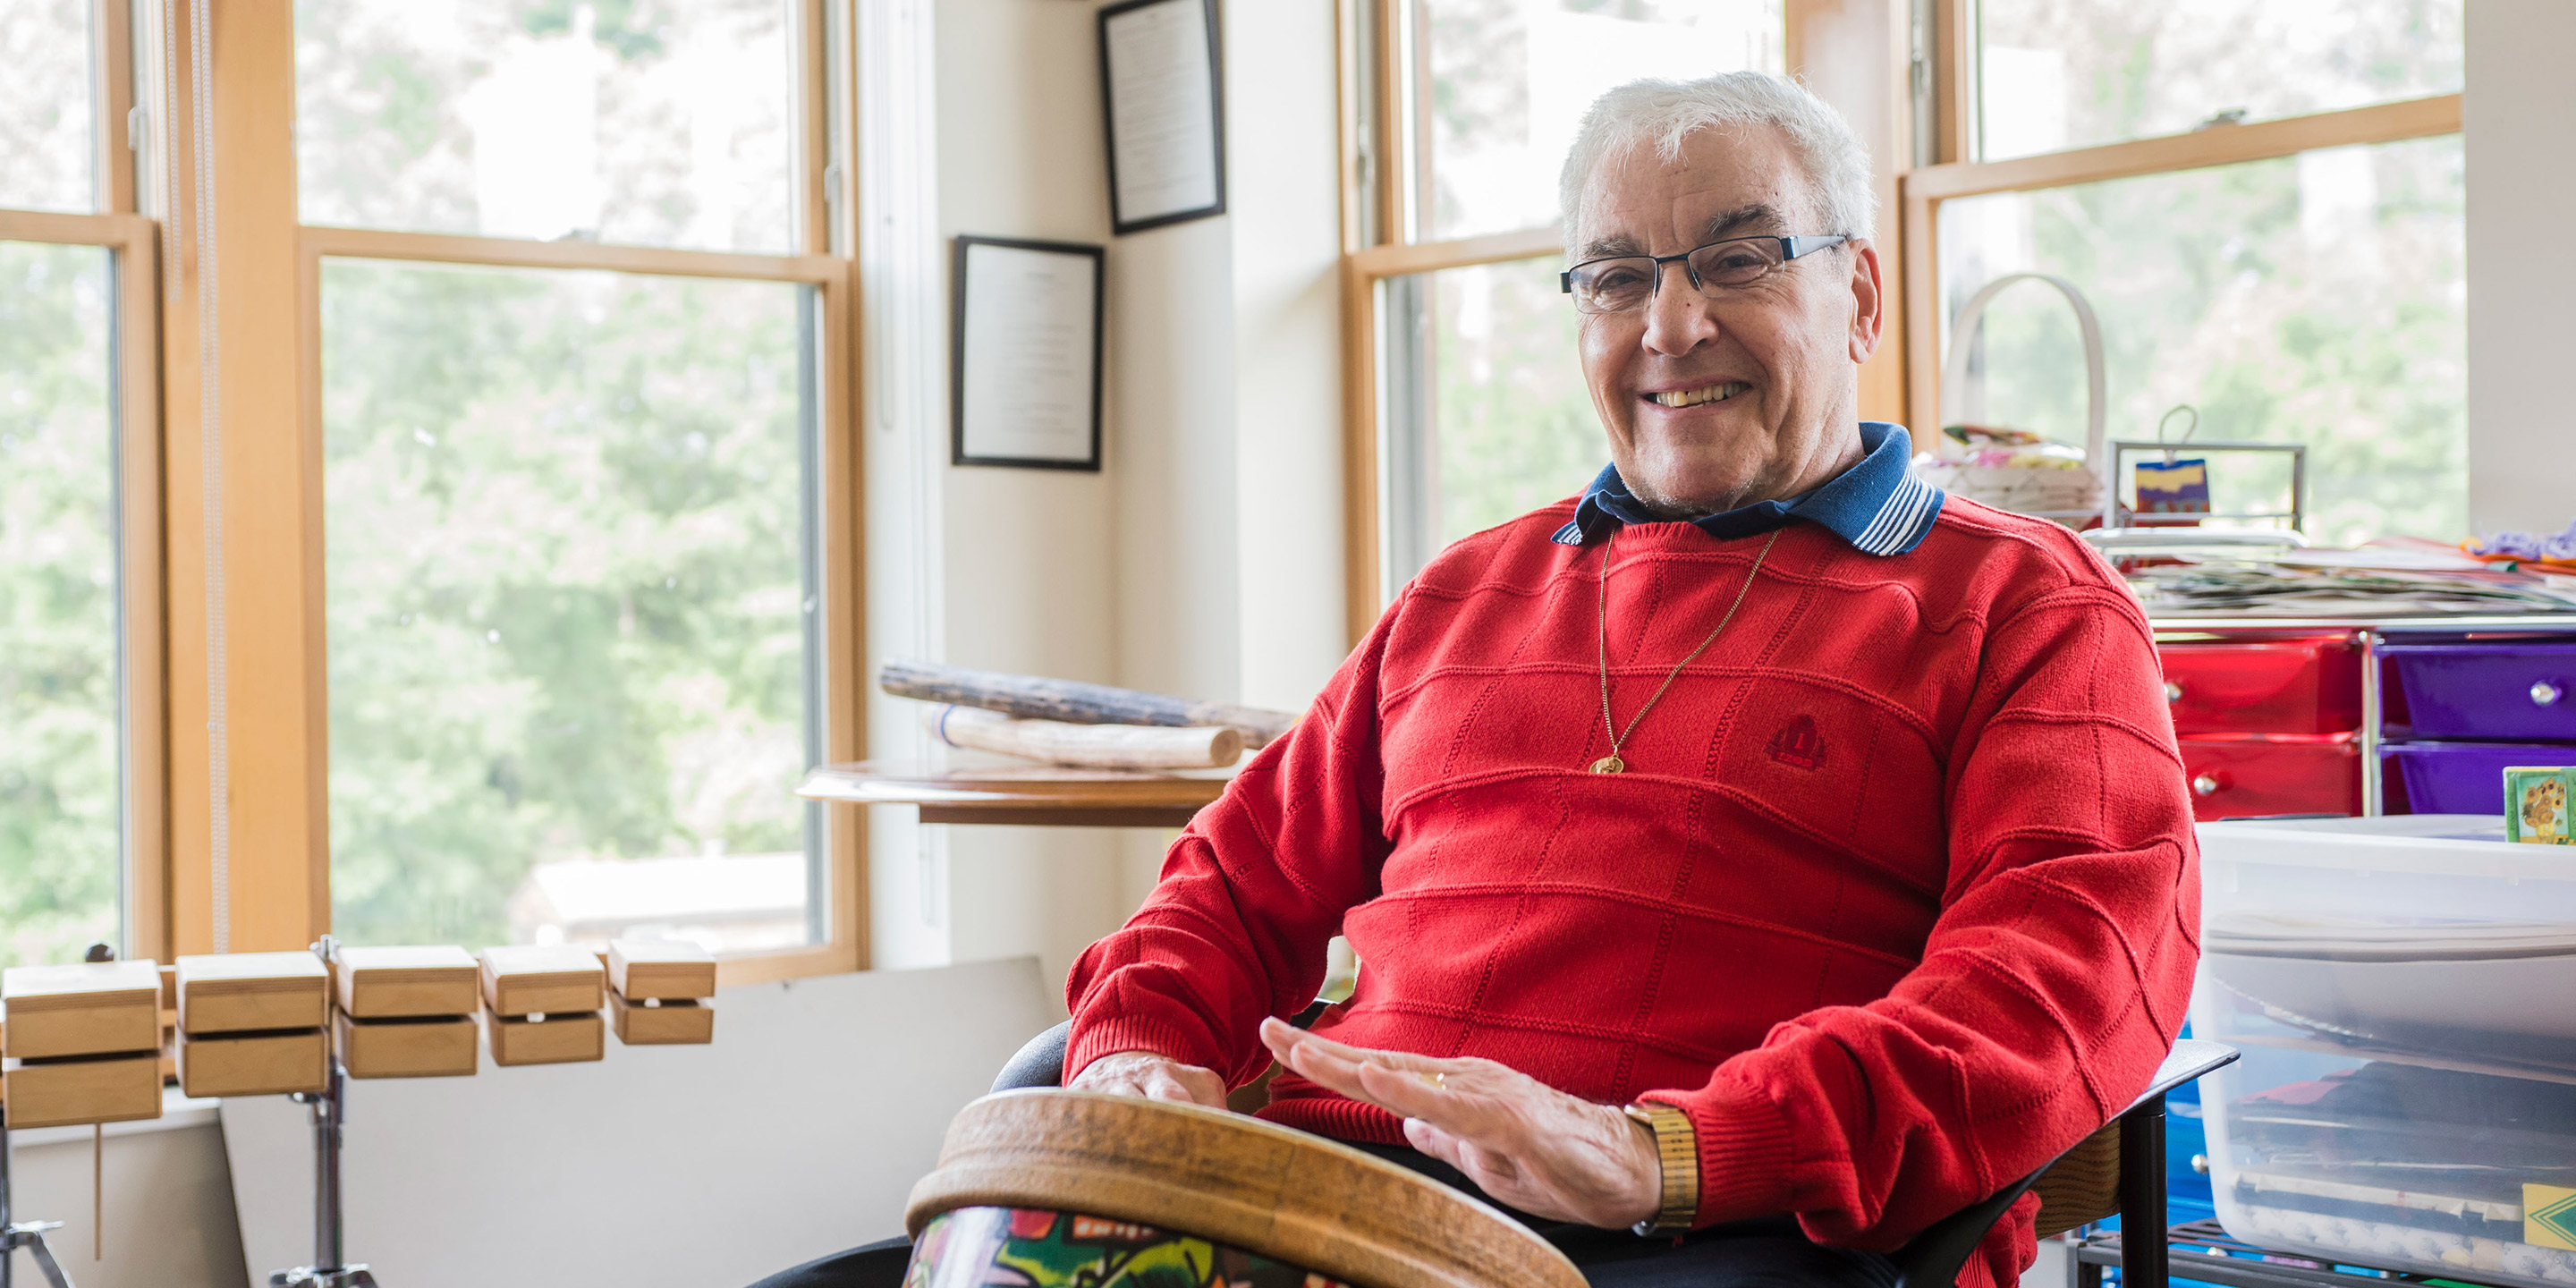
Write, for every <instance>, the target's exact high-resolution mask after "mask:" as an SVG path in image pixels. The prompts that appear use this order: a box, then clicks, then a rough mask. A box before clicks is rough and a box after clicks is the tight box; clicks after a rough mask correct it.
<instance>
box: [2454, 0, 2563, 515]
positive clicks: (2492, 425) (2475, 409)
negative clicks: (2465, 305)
mask: <svg viewBox="0 0 2576 1288" xmlns="http://www.w3.org/2000/svg"><path fill="white" fill-rule="evenodd" d="M2467 19H2468V90H2467V93H2466V94H2465V96H2464V99H2465V109H2464V110H2465V113H2466V118H2467V121H2466V124H2467V128H2466V138H2465V146H2466V150H2467V164H2468V186H2469V193H2468V223H2469V230H2468V236H2469V271H2468V291H2469V526H2470V527H2471V528H2472V529H2474V530H2476V531H2477V532H2480V533H2492V532H2496V531H2499V530H2507V529H2510V530H2517V531H2524V532H2556V531H2558V530H2559V529H2561V528H2564V527H2566V526H2567V523H2568V520H2569V519H2570V518H2571V517H2576V456H2571V454H2570V449H2571V448H2576V400H2571V399H2570V398H2569V395H2568V385H2567V381H2566V377H2565V372H2566V369H2567V363H2568V355H2569V354H2570V353H2576V311H2571V307H2572V306H2571V303H2570V301H2572V300H2576V239H2570V238H2569V237H2568V236H2567V223H2568V218H2569V212H2570V211H2576V167H2571V166H2570V165H2569V164H2568V158H2569V155H2570V154H2569V148H2568V143H2567V129H2568V125H2569V123H2570V122H2576V77H2571V76H2569V75H2568V68H2569V67H2570V66H2576V5H2571V4H2568V3H2567V2H2566V0H2469V5H2468V14H2467Z"/></svg>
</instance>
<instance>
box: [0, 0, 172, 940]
mask: <svg viewBox="0 0 2576 1288" xmlns="http://www.w3.org/2000/svg"><path fill="white" fill-rule="evenodd" d="M108 7H109V6H93V5H92V4H89V3H84V2H83V0H31V2H27V3H17V4H11V5H8V6H5V7H0V66H5V67H7V68H8V69H9V74H8V75H7V76H5V77H0V966H8V965H20V964H29V963H38V962H47V961H65V960H77V959H78V958H79V957H80V955H81V953H82V951H83V950H84V949H86V948H88V947H89V946H90V945H91V944H94V943H103V944H106V945H107V946H108V947H109V948H110V949H111V950H113V951H116V952H117V953H119V954H120V955H123V954H135V955H145V954H157V953H159V952H161V951H162V947H163V943H164V939H163V928H164V925H165V922H164V919H163V915H162V911H163V909H162V902H161V891H162V888H163V887H162V873H163V848H162V840H161V818H162V813H161V782H162V778H161V762H162V752H161V748H162V742H161V737H162V690H161V644H162V639H161V607H160V605H161V601H160V599H159V590H160V582H159V567H160V564H159V545H160V535H159V534H160V527H159V507H160V495H159V491H158V480H159V474H160V469H161V463H160V457H159V453H158V451H157V445H156V434H155V432H154V431H155V429H156V427H157V424H158V410H159V409H158V407H157V405H156V401H155V399H154V397H153V385H154V379H153V373H152V365H151V364H152V357H151V353H152V348H153V329H154V326H155V324H156V322H157V321H158V315H157V313H156V312H155V310H154V307H153V290H152V282H153V258H154V244H153V238H152V229H151V226H150V224H149V222H148V221H146V220H143V219H141V218H139V217H138V216H136V215H135V214H134V213H133V196H134V188H133V182H132V178H133V176H132V171H131V169H130V168H129V166H128V160H127V155H126V153H125V151H124V149H123V148H122V147H121V146H119V144H120V140H117V139H115V138H113V137H112V136H111V135H110V134H109V133H108V131H107V130H106V129H105V122H107V121H109V120H111V119H112V120H115V121H117V122H118V123H119V124H120V125H121V124H122V119H123V116H124V103H125V101H126V96H127V94H128V89H129V82H128V81H127V80H126V79H125V78H124V77H123V76H121V75H111V74H110V73H111V72H112V71H113V70H115V69H117V68H120V67H121V66H123V60H124V59H125V58H126V57H128V56H129V51H128V50H127V49H126V48H125V44H124V33H123V29H122V27H121V26H116V25H108V24H105V23H104V21H103V18H104V15H101V14H99V11H100V10H103V9H105V8H108ZM94 20H97V21H99V22H100V29H94V25H93V24H94Z"/></svg>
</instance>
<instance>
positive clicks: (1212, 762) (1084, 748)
mask: <svg viewBox="0 0 2576 1288" xmlns="http://www.w3.org/2000/svg"><path fill="white" fill-rule="evenodd" d="M921 723H922V726H923V727H924V728H927V729H929V730H930V736H932V737H934V738H937V739H938V740H940V741H941V742H944V743H947V744H948V745H949V746H951V747H972V748H974V749H976V750H978V751H995V752H1000V753H1001V754H1003V755H1006V756H1025V757H1027V758H1029V759H1031V760H1044V761H1049V762H1051V763H1054V764H1058V765H1084V766H1090V767H1094V768H1101V769H1217V768H1222V767H1224V766H1226V765H1231V764H1233V763H1234V762H1235V761H1236V760H1237V759H1239V758H1241V757H1242V755H1243V731H1242V730H1240V729H1236V728H1234V727H1233V726H1231V725H1200V726H1198V727H1196V728H1174V727H1171V726H1164V725H1102V724H1066V723H1065V722H1063V721H1061V720H1015V719H1012V718H1011V717H1009V716H1006V715H1003V714H1002V713H1001V712H999V711H986V710H984V709H982V708H980V707H961V706H957V705H955V704H953V703H950V704H945V705H941V706H936V707H923V708H922V709H921Z"/></svg>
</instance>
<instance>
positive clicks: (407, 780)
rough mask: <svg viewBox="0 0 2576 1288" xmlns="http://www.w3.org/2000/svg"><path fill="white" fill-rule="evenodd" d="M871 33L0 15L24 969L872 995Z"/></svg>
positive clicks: (657, 19)
mask: <svg viewBox="0 0 2576 1288" xmlns="http://www.w3.org/2000/svg"><path fill="white" fill-rule="evenodd" d="M847 17H848V10H847V6H834V5H830V4H826V3H824V0H701V2H696V3H691V4H687V5H676V6H674V5H636V4H623V3H620V4H609V3H599V4H591V3H570V2H569V0H459V2H458V3H454V4H440V5H418V4H408V3H397V2H395V0H299V3H298V4H296V5H294V6H285V5H246V6H245V5H213V6H209V5H205V4H197V5H195V6H193V7H192V6H191V5H189V4H183V3H178V2H177V0H144V2H142V3H128V2H127V0H15V2H13V3H10V4H6V5H0V66H5V67H6V68H7V69H8V75H7V76H6V77H0V964H8V963H14V962H19V961H36V960H56V961H59V960H64V959H67V958H72V957H76V956H77V955H78V954H79V952H80V950H81V949H83V948H84V947H86V946H87V945H88V944H89V943H91V942H93V941H99V940H105V941H108V942H109V943H110V944H111V945H112V946H113V947H115V948H116V949H117V950H118V951H119V952H120V953H122V954H125V955H129V956H146V955H148V956H153V957H157V958H162V959H165V960H166V959H167V958H169V957H170V956H173V955H175V954H182V953H207V952H218V953H220V952H245V951H261V950H279V949H294V948H301V947H303V946H305V945H306V944H308V943H310V942H311V941H312V940H313V939H314V938H315V937H317V936H318V935H320V934H323V933H325V932H337V933H339V934H340V935H342V936H343V937H345V938H348V939H351V940H353V941H359V942H373V943H386V942H415V943H417V942H430V943H463V944H465V945H467V946H469V947H481V946H484V945H486V944H493V943H503V942H514V941H515V942H567V943H597V942H599V941H601V940H604V939H606V938H608V937H610V936H613V935H618V934H636V933H641V934H665V935H674V936H680V937H686V938H690V939H694V940H697V941H698V942H700V943H703V944H706V945H707V946H709V947H711V948H714V949H716V950H718V951H719V952H721V953H722V954H724V956H723V957H722V959H721V960H722V965H721V967H720V970H721V972H722V978H723V980H724V982H726V983H729V984H733V983H744V982H749V981H753V980H758V979H769V978H780V977H785V976H790V975H798V974H810V973H816V972H821V971H826V970H849V969H855V968H857V967H859V966H860V965H862V964H864V958H865V945H864V933H865V924H864V917H863V914H862V907H863V904H862V891H861V889H860V887H859V881H858V878H859V874H860V873H861V872H862V871H863V868H862V866H861V863H862V857H861V854H860V849H859V847H860V843H861V829H860V827H859V821H860V820H859V815H858V812H857V811H856V809H854V808H849V807H840V806H832V807H822V806H809V805H806V804H804V803H803V802H800V801H799V800H797V799H796V798H795V796H794V795H793V790H794V787H795V785H796V782H797V780H798V779H799V778H800V777H801V776H802V774H803V772H804V771H805V769H806V768H807V767H808V766H810V765H812V764H815V763H817V762H819V761H821V760H824V759H827V758H828V759H839V760H847V759H856V758H857V757H858V755H859V754H860V750H859V745H858V743H859V708H860V701H859V694H860V685H859V677H858V668H859V665H860V659H859V655H858V633H857V612H858V604H857V593H856V592H857V567H858V561H859V556H860V551H859V545H858V542H859V533H860V525H859V522H858V514H857V511H856V505H857V500H856V483H857V479H856V462H855V456H854V452H855V427H854V426H853V424H852V423H851V420H852V409H851V402H852V389H853V386H854V383H855V382H854V379H853V375H852V370H851V368H852V359H853V357H854V355H855V343H856V335H855V326H854V308H855V298H854V290H853V272H852V267H851V263H850V259H849V254H850V251H851V250H852V246H853V241H854V237H853V232H854V228H853V226H852V225H851V224H850V223H849V220H848V212H847V210H846V209H845V206H846V203H842V202H839V201H837V200H835V192H836V189H837V186H838V185H837V183H836V177H837V174H838V172H839V170H840V169H844V168H846V159H845V156H846V152H847V146H848V143H847V138H846V136H847V133H848V131H847V129H846V128H844V127H843V126H842V125H841V124H838V123H836V122H837V120H838V118H837V117H836V115H835V111H834V105H835V104H836V103H837V104H838V105H839V108H840V110H841V111H842V112H844V113H846V111H847V110H848V106H849V104H848V98H847V96H846V95H836V94H835V92H834V80H833V78H834V75H835V67H836V63H837V57H836V53H835V51H841V50H846V48H847V47H848V37H849V34H850V33H849V32H848V31H847V29H846V28H847V22H846V19H847ZM217 19H219V20H217ZM218 35H219V36H220V39H214V37H216V36H218ZM201 36H203V37H206V38H208V39H209V40H210V41H211V43H210V44H208V45H205V46H202V47H201V46H199V45H197V44H195V43H194V42H195V41H196V40H197V39H198V38H199V37H201ZM290 68H291V69H292V74H291V75H288V74H282V73H284V72H285V71H286V70H287V69H290Z"/></svg>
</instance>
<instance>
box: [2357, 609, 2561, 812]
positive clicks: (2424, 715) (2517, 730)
mask: <svg viewBox="0 0 2576 1288" xmlns="http://www.w3.org/2000/svg"><path fill="white" fill-rule="evenodd" d="M2379 653H2380V656H2381V657H2382V658H2384V659H2386V662H2387V665H2388V667H2389V669H2390V670H2391V671H2393V672H2394V673H2395V674H2396V677H2397V682H2398V684H2399V685H2400V686H2402V687H2403V688H2404V690H2405V694H2406V709H2407V714H2408V720H2407V725H2408V728H2409V729H2410V731H2411V734H2412V736H2414V737H2417V738H2492V739H2498V740H2502V739H2508V738H2510V739H2525V740H2528V739H2555V738H2567V739H2576V640H2472V641H2469V642H2466V643H2459V644H2383V645H2381V646H2380V648H2379ZM2570 759H2576V757H2571V758H2570ZM2542 763H2545V764H2554V763H2564V762H2562V761H2545V762H2542ZM2496 791H2497V793H2498V795H2497V797H2496V799H2497V800H2499V801H2501V800H2503V799H2504V798H2503V795H2502V793H2503V791H2504V787H2503V784H2502V781H2501V780H2499V781H2498V783H2497V785H2496ZM2499 808H2501V806H2499Z"/></svg>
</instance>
